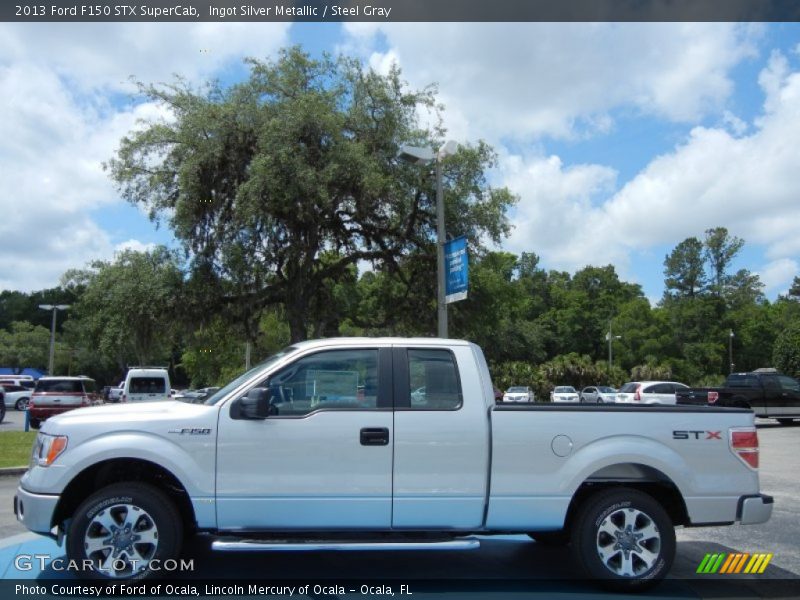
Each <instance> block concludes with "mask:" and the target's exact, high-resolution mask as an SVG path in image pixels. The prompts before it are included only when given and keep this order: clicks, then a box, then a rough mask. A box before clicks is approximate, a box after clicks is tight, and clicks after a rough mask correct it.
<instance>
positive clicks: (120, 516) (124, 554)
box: [83, 504, 158, 578]
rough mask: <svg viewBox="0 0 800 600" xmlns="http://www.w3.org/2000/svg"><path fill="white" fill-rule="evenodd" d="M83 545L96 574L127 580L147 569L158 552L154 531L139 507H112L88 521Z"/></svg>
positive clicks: (129, 505) (145, 513)
mask: <svg viewBox="0 0 800 600" xmlns="http://www.w3.org/2000/svg"><path fill="white" fill-rule="evenodd" d="M83 544H84V549H85V552H86V557H87V558H88V559H90V560H91V561H92V562H93V563H94V565H95V569H96V570H97V571H98V572H99V573H101V574H102V575H105V576H106V577H126V578H127V577H131V576H132V575H135V574H136V573H139V572H143V571H145V570H146V569H147V566H148V565H149V564H150V561H151V560H152V558H153V557H154V556H155V553H156V550H157V549H158V528H157V527H156V524H155V521H154V520H153V518H152V517H151V516H150V515H149V514H148V513H147V511H145V510H143V509H142V508H140V507H138V506H135V505H133V504H115V505H112V506H110V507H108V508H106V509H104V510H101V511H100V512H98V513H97V514H96V515H95V516H94V517H93V518H92V519H91V521H90V522H89V526H88V527H87V528H86V535H84V538H83Z"/></svg>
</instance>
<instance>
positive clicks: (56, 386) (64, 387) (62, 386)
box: [35, 379, 83, 394]
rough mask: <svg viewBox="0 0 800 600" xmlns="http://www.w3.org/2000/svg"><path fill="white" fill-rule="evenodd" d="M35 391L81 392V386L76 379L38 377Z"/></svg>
mask: <svg viewBox="0 0 800 600" xmlns="http://www.w3.org/2000/svg"><path fill="white" fill-rule="evenodd" d="M35 391H37V392H52V393H56V392H57V393H61V394H82V393H83V386H81V382H80V380H78V379H40V380H39V381H38V382H37V383H36V390H35Z"/></svg>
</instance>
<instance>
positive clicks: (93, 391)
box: [28, 377, 102, 429]
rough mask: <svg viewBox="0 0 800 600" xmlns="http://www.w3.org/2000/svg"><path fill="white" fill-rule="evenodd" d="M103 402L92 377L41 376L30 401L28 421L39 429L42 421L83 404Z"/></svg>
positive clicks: (90, 404) (89, 404)
mask: <svg viewBox="0 0 800 600" xmlns="http://www.w3.org/2000/svg"><path fill="white" fill-rule="evenodd" d="M95 404H102V399H101V398H100V395H99V394H98V393H97V387H96V386H95V382H94V379H91V378H90V377H41V378H40V379H39V380H38V381H37V382H36V387H35V388H34V390H33V393H32V394H31V400H30V402H29V403H28V419H29V420H28V422H29V423H30V426H31V427H33V428H34V429H38V428H39V426H40V425H41V423H42V421H44V420H45V419H48V418H50V417H52V416H54V415H60V414H61V413H64V412H67V411H69V410H74V409H76V408H80V407H82V406H92V405H95Z"/></svg>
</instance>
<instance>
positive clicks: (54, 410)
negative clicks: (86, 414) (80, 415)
mask: <svg viewBox="0 0 800 600" xmlns="http://www.w3.org/2000/svg"><path fill="white" fill-rule="evenodd" d="M76 408H81V405H77V406H63V407H62V406H57V407H51V406H42V407H39V406H34V407H33V408H29V409H28V412H29V413H30V418H31V419H39V420H40V421H44V420H45V419H48V418H50V417H54V416H55V415H60V414H61V413H65V412H68V411H70V410H75V409H76Z"/></svg>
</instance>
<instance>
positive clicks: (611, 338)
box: [606, 327, 622, 372]
mask: <svg viewBox="0 0 800 600" xmlns="http://www.w3.org/2000/svg"><path fill="white" fill-rule="evenodd" d="M606 339H607V340H608V370H609V372H611V366H612V365H613V358H614V351H613V350H612V347H611V343H612V342H613V341H614V340H621V339H622V336H621V335H612V334H611V327H609V328H608V333H607V334H606Z"/></svg>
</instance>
